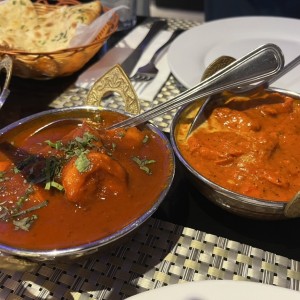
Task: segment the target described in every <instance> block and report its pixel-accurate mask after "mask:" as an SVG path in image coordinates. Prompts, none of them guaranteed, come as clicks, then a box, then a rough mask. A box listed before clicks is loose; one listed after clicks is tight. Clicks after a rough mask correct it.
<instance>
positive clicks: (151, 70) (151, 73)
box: [130, 29, 184, 81]
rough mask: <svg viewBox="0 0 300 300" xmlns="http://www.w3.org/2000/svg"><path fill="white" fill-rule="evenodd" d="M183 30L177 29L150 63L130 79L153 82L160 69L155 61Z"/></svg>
mask: <svg viewBox="0 0 300 300" xmlns="http://www.w3.org/2000/svg"><path fill="white" fill-rule="evenodd" d="M183 31H184V30H182V29H177V30H175V31H174V32H173V34H172V35H171V36H170V38H169V39H168V40H167V41H166V42H165V43H164V44H163V45H162V46H161V47H159V48H158V49H157V50H156V52H155V53H154V54H153V56H152V58H151V59H150V61H149V62H148V63H147V64H146V65H144V66H142V67H140V68H138V70H137V71H136V73H135V74H134V75H133V76H131V77H130V80H132V81H150V80H152V79H153V78H154V77H155V76H156V75H157V73H158V69H157V68H156V66H155V61H156V60H157V58H158V56H159V55H160V53H161V52H162V51H163V50H164V49H165V48H166V47H167V46H168V45H169V44H170V43H171V42H172V41H173V40H174V39H175V38H176V37H177V36H178V35H179V34H181V33H182V32H183Z"/></svg>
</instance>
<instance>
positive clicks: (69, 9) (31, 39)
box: [0, 0, 101, 52]
mask: <svg viewBox="0 0 300 300" xmlns="http://www.w3.org/2000/svg"><path fill="white" fill-rule="evenodd" d="M39 5H42V4H39ZM100 13H101V3H100V1H93V2H90V3H84V4H78V5H73V6H58V7H57V8H56V9H55V10H51V11H49V12H48V13H45V14H41V15H39V14H38V12H37V11H36V9H35V6H34V5H33V4H32V2H31V1H30V0H6V1H5V2H3V3H2V4H0V47H2V48H9V49H14V50H23V51H28V52H52V51H57V50H61V49H66V48H68V47H69V44H70V41H71V39H72V38H73V37H74V35H75V34H76V29H77V27H78V26H79V25H80V24H85V25H88V24H91V23H92V22H93V21H94V20H95V19H96V18H97V17H98V16H99V15H100ZM2 17H3V18H2Z"/></svg>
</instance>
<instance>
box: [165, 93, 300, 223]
mask: <svg viewBox="0 0 300 300" xmlns="http://www.w3.org/2000/svg"><path fill="white" fill-rule="evenodd" d="M270 91H276V92H280V93H283V94H286V95H288V96H292V97H293V98H296V99H300V95H299V94H297V93H294V92H290V91H286V90H282V89H275V88H274V89H270ZM192 105H193V103H189V104H188V105H186V106H184V107H182V108H181V109H180V110H178V112H177V113H176V115H175V117H174V119H173V122H172V125H171V131H170V138H171V144H172V146H173V150H174V152H175V154H176V156H177V157H178V158H179V160H180V161H181V163H182V164H183V165H184V166H185V168H186V170H187V172H188V175H189V176H190V178H191V180H192V181H193V183H194V184H195V186H196V187H197V189H198V190H199V191H200V193H201V194H202V195H204V196H205V197H206V198H207V199H209V200H210V201H212V202H213V203H215V204H216V205H218V206H220V207H221V208H223V209H225V210H227V211H229V212H231V213H234V214H237V215H241V216H244V217H249V218H256V219H264V220H266V219H270V220H276V219H285V218H288V217H289V216H288V214H287V213H286V206H287V202H280V201H278V202H277V201H276V202H275V201H268V200H263V199H257V198H252V197H248V196H244V195H242V194H239V193H235V192H232V191H230V190H228V189H226V188H223V187H222V186H220V185H218V184H216V183H214V182H212V181H210V180H209V179H207V178H205V177H204V176H202V175H201V174H200V173H199V172H197V171H196V170H195V169H194V168H193V167H192V166H191V165H190V164H189V163H188V162H187V161H186V160H185V158H184V157H183V156H182V153H181V152H180V149H179V147H178V144H177V140H176V131H177V124H178V123H179V122H180V120H181V119H182V117H183V116H184V115H185V114H186V113H187V112H188V111H189V110H191V109H192ZM298 216H299V215H298Z"/></svg>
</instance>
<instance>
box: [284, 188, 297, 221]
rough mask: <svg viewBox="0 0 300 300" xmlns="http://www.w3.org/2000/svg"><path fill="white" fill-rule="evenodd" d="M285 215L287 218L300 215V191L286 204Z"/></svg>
mask: <svg viewBox="0 0 300 300" xmlns="http://www.w3.org/2000/svg"><path fill="white" fill-rule="evenodd" d="M284 215H285V216H286V217H287V218H298V217H300V192H298V193H297V194H296V195H295V197H294V198H293V199H292V200H291V201H289V202H288V203H287V204H286V205H285V208H284Z"/></svg>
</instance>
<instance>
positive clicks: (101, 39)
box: [0, 0, 119, 79]
mask: <svg viewBox="0 0 300 300" xmlns="http://www.w3.org/2000/svg"><path fill="white" fill-rule="evenodd" d="M76 4H80V2H79V1H76V0H58V1H57V2H56V4H49V3H48V2H47V1H46V0H43V1H38V2H36V3H34V7H35V9H36V12H37V14H38V15H43V14H45V13H47V12H50V11H53V10H56V9H58V8H59V7H60V6H61V5H76ZM103 10H104V11H107V10H108V9H107V8H104V9H103ZM118 21H119V18H118V16H117V14H113V15H112V17H111V18H110V20H109V21H108V22H107V23H106V25H105V26H104V27H103V28H102V30H101V31H100V32H99V33H98V35H97V37H96V38H95V40H94V41H93V42H91V43H90V44H88V45H85V46H80V47H74V48H68V49H62V50H57V51H53V52H43V53H32V52H26V51H20V50H12V49H0V56H3V55H5V54H7V55H9V56H10V57H11V58H12V59H13V75H14V76H18V77H22V78H32V79H51V78H55V77H62V76H68V75H71V74H73V73H74V72H76V71H78V70H79V69H81V68H82V67H83V66H84V65H85V64H86V63H87V62H88V61H89V60H90V59H91V58H92V57H93V56H94V55H95V54H96V53H97V52H98V51H99V49H100V48H101V47H102V45H103V44H104V43H105V42H106V41H107V39H108V38H109V37H110V36H111V35H112V34H113V33H114V32H115V31H116V30H117V28H118Z"/></svg>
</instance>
